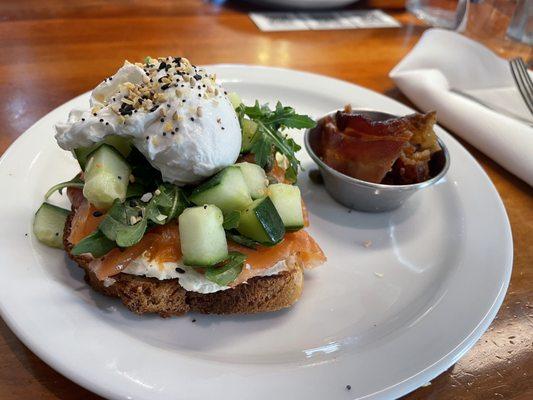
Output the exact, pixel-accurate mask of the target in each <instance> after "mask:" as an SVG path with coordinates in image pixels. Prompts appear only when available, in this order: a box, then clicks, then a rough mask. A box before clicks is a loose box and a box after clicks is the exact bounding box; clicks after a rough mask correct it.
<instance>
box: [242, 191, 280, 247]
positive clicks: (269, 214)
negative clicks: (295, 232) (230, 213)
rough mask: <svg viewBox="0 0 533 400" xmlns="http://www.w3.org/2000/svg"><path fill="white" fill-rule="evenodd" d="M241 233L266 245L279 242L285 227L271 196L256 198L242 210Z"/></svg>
mask: <svg viewBox="0 0 533 400" xmlns="http://www.w3.org/2000/svg"><path fill="white" fill-rule="evenodd" d="M237 230H238V231H239V233H240V234H241V235H243V236H246V237H248V238H250V239H253V240H255V241H256V242H259V243H261V244H264V245H266V246H273V245H275V244H276V243H279V242H280V241H281V240H282V239H283V236H284V235H285V227H284V226H283V221H282V219H281V217H280V216H279V214H278V212H277V211H276V208H275V207H274V204H272V201H271V200H270V198H269V197H264V198H262V199H257V200H255V201H254V202H253V203H252V204H250V206H248V207H246V209H245V210H243V211H242V212H241V218H240V219H239V226H238V228H237Z"/></svg>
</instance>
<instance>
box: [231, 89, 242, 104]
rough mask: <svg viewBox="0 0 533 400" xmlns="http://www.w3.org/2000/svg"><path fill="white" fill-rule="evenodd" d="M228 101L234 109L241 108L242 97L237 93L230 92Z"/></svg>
mask: <svg viewBox="0 0 533 400" xmlns="http://www.w3.org/2000/svg"><path fill="white" fill-rule="evenodd" d="M228 99H229V101H230V102H231V105H232V106H233V108H237V107H239V106H240V105H241V103H242V100H241V96H239V95H238V94H237V93H235V92H230V93H229V94H228Z"/></svg>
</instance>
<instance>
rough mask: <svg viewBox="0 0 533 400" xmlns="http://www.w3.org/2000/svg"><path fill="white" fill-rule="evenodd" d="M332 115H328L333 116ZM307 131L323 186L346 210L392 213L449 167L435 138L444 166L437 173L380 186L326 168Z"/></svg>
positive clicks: (381, 116) (373, 115) (380, 116)
mask: <svg viewBox="0 0 533 400" xmlns="http://www.w3.org/2000/svg"><path fill="white" fill-rule="evenodd" d="M353 112H354V113H357V114H362V115H364V116H366V117H368V118H370V119H372V120H374V121H383V120H387V119H390V118H396V117H397V116H396V115H392V114H388V113H384V112H380V111H373V110H353ZM335 113H336V111H335V112H333V113H330V114H329V115H333V114H335ZM311 131H312V130H310V129H308V130H307V131H306V132H305V137H304V141H305V148H306V149H307V152H308V153H309V155H310V156H311V158H312V159H313V161H314V162H315V163H316V164H317V165H318V167H319V169H320V172H321V174H322V177H323V179H324V185H325V186H326V190H327V191H328V193H329V194H330V195H331V197H333V198H334V199H335V200H337V201H338V202H339V203H341V204H343V205H345V206H346V207H348V208H351V209H354V210H358V211H368V212H383V211H390V210H394V209H395V208H398V207H400V206H401V205H402V204H403V203H404V202H405V201H406V200H407V199H408V198H409V197H410V196H412V195H413V194H414V193H415V192H417V191H419V190H421V189H423V188H426V187H428V186H431V185H434V184H435V183H437V182H438V181H439V180H441V179H442V178H443V177H444V175H446V172H447V171H448V169H449V167H450V154H449V153H448V149H447V148H446V145H445V144H444V143H443V141H442V140H441V139H440V138H438V142H439V145H440V146H441V148H442V151H443V154H444V165H443V167H442V169H441V171H440V172H439V173H438V174H437V175H436V176H434V177H433V178H431V179H428V180H427V181H424V182H420V183H415V184H411V185H383V184H380V183H371V182H366V181H362V180H360V179H356V178H352V177H350V176H348V175H345V174H343V173H341V172H339V171H336V170H335V169H333V168H331V167H330V166H328V165H326V164H325V163H324V162H323V161H322V160H321V159H320V158H319V157H318V156H317V155H316V154H315V152H314V151H313V149H312V147H311V143H310V134H311Z"/></svg>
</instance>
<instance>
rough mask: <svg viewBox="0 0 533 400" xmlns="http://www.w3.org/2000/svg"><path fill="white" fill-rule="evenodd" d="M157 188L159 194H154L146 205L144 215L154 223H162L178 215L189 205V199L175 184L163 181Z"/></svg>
mask: <svg viewBox="0 0 533 400" xmlns="http://www.w3.org/2000/svg"><path fill="white" fill-rule="evenodd" d="M158 190H159V192H158V193H159V194H155V195H154V197H152V199H151V200H150V203H149V204H148V206H147V207H146V217H147V218H148V219H149V220H150V221H152V222H153V223H155V224H158V225H164V224H166V223H168V222H169V221H171V220H172V219H174V218H176V217H177V216H179V215H180V214H181V213H182V212H183V210H185V208H187V207H188V206H189V201H188V200H187V198H186V197H185V194H184V193H183V191H182V190H181V189H180V188H179V187H177V186H175V185H171V184H169V183H164V184H162V185H161V186H159V187H158ZM156 193H157V191H156Z"/></svg>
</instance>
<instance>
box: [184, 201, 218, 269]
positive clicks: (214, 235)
mask: <svg viewBox="0 0 533 400" xmlns="http://www.w3.org/2000/svg"><path fill="white" fill-rule="evenodd" d="M178 221H179V231H180V243H181V253H182V254H183V263H184V264H185V265H196V266H211V265H215V264H218V263H219V262H221V261H222V260H224V259H226V258H227V257H228V244H227V242H226V233H225V232H224V228H223V227H222V222H223V221H224V217H223V216H222V211H220V209H219V208H218V207H216V206H213V205H204V206H201V207H191V208H186V209H185V211H183V213H182V214H181V215H180V216H179V218H178Z"/></svg>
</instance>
